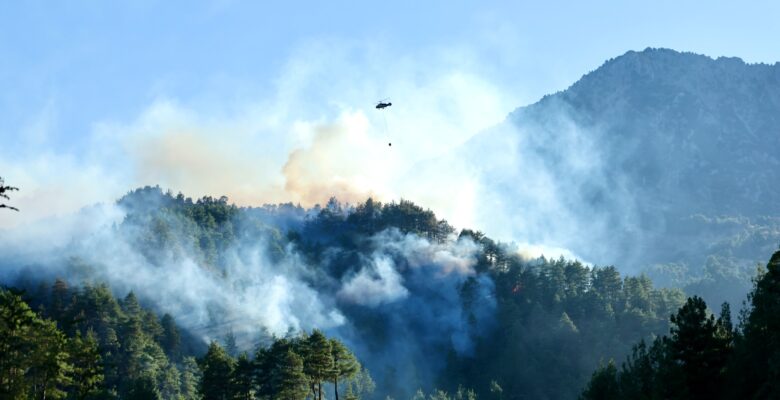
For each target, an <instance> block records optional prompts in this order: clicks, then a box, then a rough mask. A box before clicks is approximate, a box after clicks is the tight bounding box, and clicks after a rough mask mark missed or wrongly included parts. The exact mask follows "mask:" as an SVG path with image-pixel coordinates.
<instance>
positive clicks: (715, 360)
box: [668, 296, 730, 399]
mask: <svg viewBox="0 0 780 400" xmlns="http://www.w3.org/2000/svg"><path fill="white" fill-rule="evenodd" d="M671 321H672V328H671V336H670V338H669V339H668V346H669V350H670V352H671V355H672V358H673V359H675V360H677V362H678V363H679V364H680V366H681V371H682V376H683V378H684V380H685V389H686V390H687V395H688V396H689V398H691V399H713V398H716V397H717V396H718V395H719V393H721V390H722V378H723V376H722V375H723V369H724V367H725V365H726V362H727V361H728V356H729V353H728V351H729V343H728V342H727V339H725V338H722V337H719V334H718V333H719V332H718V331H719V330H720V328H719V326H718V324H717V322H716V321H715V316H714V315H712V314H710V315H709V316H707V304H706V303H705V302H704V300H702V299H701V298H700V297H697V296H694V297H691V298H689V299H688V301H687V302H686V303H685V305H683V306H682V307H681V308H680V310H679V311H678V312H677V314H676V315H673V316H672V318H671ZM728 340H730V338H729V339H728Z"/></svg>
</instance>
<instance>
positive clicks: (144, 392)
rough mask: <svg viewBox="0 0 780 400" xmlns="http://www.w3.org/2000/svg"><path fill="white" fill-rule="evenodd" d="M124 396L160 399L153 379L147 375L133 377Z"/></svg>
mask: <svg viewBox="0 0 780 400" xmlns="http://www.w3.org/2000/svg"><path fill="white" fill-rule="evenodd" d="M125 398H126V399H128V400H162V397H161V396H160V392H159V391H158V390H157V388H156V387H155V384H154V380H153V379H152V378H151V377H149V376H142V377H139V378H136V379H133V380H132V382H131V383H130V385H129V388H128V389H127V394H126V395H125Z"/></svg>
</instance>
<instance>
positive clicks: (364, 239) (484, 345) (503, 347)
mask: <svg viewBox="0 0 780 400" xmlns="http://www.w3.org/2000/svg"><path fill="white" fill-rule="evenodd" d="M120 205H122V206H123V207H126V208H127V209H128V210H130V212H128V217H127V220H126V222H125V223H126V224H128V225H132V226H133V227H134V228H135V227H139V226H140V227H141V228H143V229H144V230H147V231H146V232H145V233H144V235H145V236H146V237H148V238H149V239H148V241H147V243H151V244H154V243H159V244H160V245H163V246H169V247H170V246H172V245H173V246H174V248H175V247H177V246H178V247H180V248H183V247H188V246H189V247H192V248H195V250H194V254H203V255H204V256H203V259H204V260H207V259H210V260H214V265H216V266H219V264H220V257H221V256H220V254H221V251H222V250H221V249H224V248H226V247H227V246H229V245H230V244H231V243H236V242H237V241H241V240H248V241H252V240H255V241H256V240H257V238H258V237H260V236H261V235H262V237H264V238H270V239H271V240H267V241H266V242H267V243H269V247H270V250H271V253H272V254H273V251H274V249H277V251H278V252H279V253H281V252H282V250H281V249H282V248H286V247H287V246H288V245H289V244H292V245H294V248H295V249H296V251H298V252H300V254H301V255H303V256H304V258H305V259H306V260H307V265H311V266H312V268H313V269H314V270H316V272H317V274H326V276H327V278H325V277H320V278H316V279H312V281H311V282H308V284H309V285H311V286H312V287H314V288H321V287H322V288H324V289H322V290H329V289H328V288H327V287H325V286H323V285H325V283H326V282H328V279H331V278H335V279H337V280H340V279H342V278H343V277H345V276H349V274H351V273H354V272H355V267H356V266H358V265H359V264H360V263H361V262H362V260H364V259H365V258H366V257H369V256H370V255H371V252H372V251H374V249H375V247H373V246H374V243H373V242H372V238H374V237H376V235H378V234H381V233H382V232H385V231H387V230H388V229H397V230H398V231H400V232H402V233H404V234H414V235H417V236H419V237H422V238H426V239H428V240H430V241H431V242H432V243H436V242H443V241H446V240H448V238H450V237H452V235H455V234H457V235H458V236H459V237H460V238H461V239H462V238H467V239H471V240H473V241H474V242H476V243H477V244H478V245H479V246H478V249H477V252H476V253H475V257H476V260H477V262H476V265H475V266H474V270H475V272H476V275H475V276H473V277H471V278H468V279H466V280H465V281H464V282H463V285H462V287H460V288H459V296H460V301H461V302H462V303H463V307H462V308H463V310H464V312H465V313H467V314H468V315H466V316H465V317H466V318H465V320H466V321H470V322H469V323H470V324H472V325H474V327H473V329H470V330H471V331H472V332H482V333H483V334H482V336H480V337H475V338H474V339H475V345H474V350H473V351H471V352H467V353H462V352H460V353H459V352H457V351H456V350H455V348H454V346H453V345H452V344H451V341H450V340H449V339H448V338H441V340H436V346H435V347H431V348H430V351H434V352H436V353H437V354H443V355H444V356H443V357H436V359H439V358H443V359H444V360H445V362H444V363H443V364H444V365H442V366H441V367H436V368H438V372H437V376H435V377H434V378H433V380H431V379H430V378H427V377H426V378H420V379H416V380H415V378H412V379H411V380H410V381H407V380H406V379H404V380H399V379H396V378H395V377H396V376H397V375H398V374H399V373H400V372H401V371H393V370H392V369H386V370H385V369H378V368H372V371H375V372H377V385H378V387H379V389H380V390H379V391H381V392H382V395H383V396H384V395H392V396H394V397H397V398H409V397H411V395H413V394H414V391H413V390H414V388H416V387H417V386H418V385H419V386H423V387H424V388H426V389H427V390H429V391H433V392H432V393H434V394H435V393H436V391H435V390H434V389H433V388H435V387H439V388H443V389H444V390H447V391H448V392H449V393H457V390H458V387H459V386H460V385H463V386H465V387H469V388H474V390H475V392H476V395H478V396H479V397H481V398H495V396H496V393H499V389H500V393H503V394H502V396H504V397H505V398H576V397H577V396H578V395H579V393H580V390H581V388H582V387H583V386H584V385H585V384H586V383H587V381H588V379H589V378H590V376H591V373H592V371H593V369H594V368H595V367H597V366H598V365H599V362H600V360H602V359H609V358H615V359H619V358H623V357H625V356H626V355H627V354H629V353H630V352H631V348H632V345H633V344H634V343H635V342H636V340H637V339H639V338H646V339H647V340H652V339H653V338H654V337H655V336H656V335H661V334H663V333H664V332H667V331H668V329H669V321H668V316H669V315H670V314H672V313H674V312H675V311H676V310H677V309H678V308H679V307H680V306H681V305H682V304H683V303H684V301H685V296H684V294H683V292H682V291H680V290H676V289H657V288H654V286H653V283H652V281H651V280H650V279H649V278H647V277H645V276H637V277H630V276H629V277H627V276H622V275H621V274H620V273H619V272H618V270H617V269H616V268H615V267H612V266H607V267H589V266H585V265H583V264H581V263H579V262H576V261H571V260H564V259H547V258H540V259H535V260H528V259H524V258H523V257H521V256H520V255H519V253H518V248H517V247H516V246H514V245H512V244H508V243H500V242H496V241H493V240H491V239H490V238H488V237H487V236H485V235H484V234H482V233H480V232H476V231H471V230H467V229H466V230H462V231H461V232H456V231H455V230H454V229H453V228H452V226H450V225H449V224H448V223H447V222H446V221H444V220H440V219H438V218H436V216H435V214H434V213H433V212H432V211H430V210H426V209H424V208H422V207H420V206H418V205H416V204H414V203H412V202H409V201H405V200H401V201H399V202H390V203H380V202H378V201H374V200H372V199H368V200H366V201H365V202H363V203H360V204H357V205H346V204H342V203H340V202H338V201H337V200H336V199H331V200H330V201H329V202H328V203H327V204H326V205H324V206H323V207H314V208H312V209H304V208H302V207H299V206H294V205H292V204H283V205H278V206H263V207H259V208H237V207H235V206H233V205H230V204H229V203H228V202H227V199H225V198H221V199H212V198H203V199H200V200H196V201H193V200H191V199H188V198H185V197H184V196H182V195H173V194H171V193H164V192H163V191H162V190H160V189H159V188H143V189H139V190H137V191H134V192H131V193H129V194H128V195H127V196H125V197H124V198H123V199H122V200H120ZM135 214H139V215H135ZM174 217H175V218H174ZM132 221H137V222H143V223H142V224H141V225H138V224H136V223H132V224H130V222H132ZM212 221H213V223H212ZM151 222H154V223H151ZM152 228H153V229H152ZM133 232H134V233H137V230H134V231H133ZM183 240H184V241H189V242H183ZM456 240H458V239H456ZM212 241H213V243H214V245H213V246H212V245H211V243H212ZM144 246H145V245H141V246H140V247H141V248H143V247H144ZM210 249H215V250H214V252H213V253H212V250H210ZM187 254H191V253H187ZM208 254H211V255H208ZM394 261H395V262H396V263H398V264H399V265H403V263H404V260H394ZM206 265H210V264H208V263H206ZM405 271H406V272H402V273H409V270H408V269H407V270H405ZM317 274H315V275H312V276H315V277H316V276H318V275H317ZM483 278H489V280H490V281H491V282H492V283H493V286H494V288H493V293H489V294H487V293H482V292H480V290H479V287H478V285H477V282H481V281H480V279H483ZM493 301H495V304H496V308H495V318H492V317H491V318H489V320H490V321H487V320H484V319H482V320H479V319H478V318H476V317H475V315H476V314H477V312H478V310H484V309H485V308H484V305H485V304H487V303H490V302H493ZM388 309H389V308H388ZM342 311H343V312H344V313H345V314H346V315H347V317H348V319H349V320H350V321H351V322H352V324H353V325H355V326H358V327H360V332H361V337H360V340H361V341H362V342H363V344H364V345H365V346H366V347H368V348H373V349H383V348H386V347H387V346H388V345H389V344H390V342H391V341H392V340H393V338H392V336H388V334H387V332H391V331H393V330H394V329H395V326H394V325H393V324H392V322H393V320H392V319H388V318H382V317H381V316H382V315H384V314H381V313H380V311H382V310H380V309H376V308H374V309H371V310H368V309H365V308H358V307H354V306H348V305H344V306H343V307H342ZM387 312H391V311H387ZM392 312H393V313H394V314H393V315H396V316H398V315H399V313H401V314H402V315H405V316H406V317H410V318H416V317H415V316H414V315H412V314H413V312H412V311H409V312H406V311H404V312H401V311H398V310H396V311H392ZM477 321H480V322H477ZM487 322H489V324H487ZM429 323H434V322H433V321H430V322H429ZM419 324H423V322H422V321H417V320H415V321H414V322H413V323H412V325H411V326H413V327H414V330H412V331H410V332H412V333H415V334H420V335H427V334H428V332H427V331H428V330H427V329H426V328H425V326H422V325H419ZM477 324H485V325H486V326H476V325H477ZM488 325H489V326H488ZM441 343H449V344H447V345H446V346H444V345H440V344H441ZM518 360H521V361H518ZM379 368H384V367H379ZM410 371H413V368H410ZM410 386H411V388H412V391H411V392H409V387H410Z"/></svg>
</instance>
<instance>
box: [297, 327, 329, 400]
mask: <svg viewBox="0 0 780 400" xmlns="http://www.w3.org/2000/svg"><path fill="white" fill-rule="evenodd" d="M302 353H303V354H302V355H303V357H304V359H303V360H304V363H303V368H304V372H306V375H307V376H308V377H309V382H310V384H311V388H312V392H313V393H314V395H315V397H316V398H317V399H318V400H322V383H323V382H325V381H327V380H328V379H330V378H331V377H332V376H333V370H334V365H333V353H332V347H331V342H330V341H329V340H328V338H326V337H325V335H324V334H323V333H322V332H321V331H319V330H314V332H312V334H311V335H310V336H309V337H308V338H307V340H306V341H305V342H304V344H303V348H302Z"/></svg>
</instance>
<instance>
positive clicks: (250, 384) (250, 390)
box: [231, 353, 255, 400]
mask: <svg viewBox="0 0 780 400" xmlns="http://www.w3.org/2000/svg"><path fill="white" fill-rule="evenodd" d="M254 375H255V365H254V363H252V360H250V359H249V356H248V355H247V354H246V353H241V355H239V356H238V361H236V368H235V370H234V371H233V379H232V383H233V387H232V390H231V392H232V394H233V398H234V399H235V400H251V399H254V398H255V387H254Z"/></svg>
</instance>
